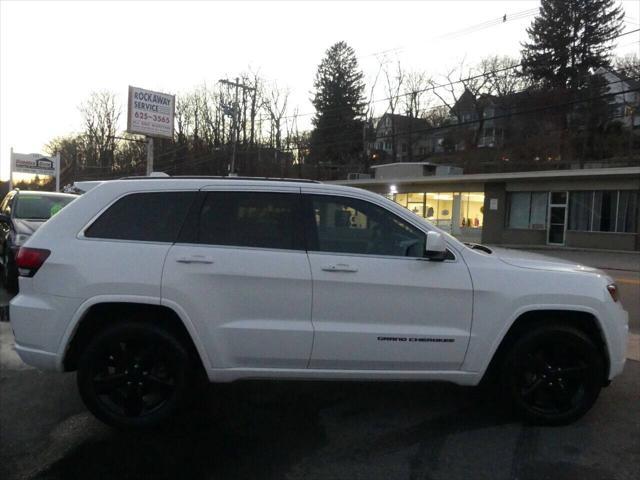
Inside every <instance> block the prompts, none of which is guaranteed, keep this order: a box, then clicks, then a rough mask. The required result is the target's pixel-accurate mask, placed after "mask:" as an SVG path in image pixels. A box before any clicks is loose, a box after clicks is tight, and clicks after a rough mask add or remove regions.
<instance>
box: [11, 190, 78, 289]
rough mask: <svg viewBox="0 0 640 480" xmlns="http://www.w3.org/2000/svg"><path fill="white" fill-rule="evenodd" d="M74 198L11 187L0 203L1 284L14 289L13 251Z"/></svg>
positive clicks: (16, 280) (16, 275)
mask: <svg viewBox="0 0 640 480" xmlns="http://www.w3.org/2000/svg"><path fill="white" fill-rule="evenodd" d="M75 198H77V195H70V194H66V193H54V192H38V191H20V190H17V189H16V190H11V191H10V192H9V193H7V195H6V196H5V197H4V200H2V204H0V262H2V286H3V287H5V288H6V289H7V290H9V291H12V292H15V291H17V290H18V271H17V269H16V263H15V255H16V252H17V251H18V248H20V246H22V245H23V244H24V242H26V241H27V240H28V239H29V237H31V235H33V233H34V232H35V231H36V230H37V229H38V228H39V227H40V226H41V225H42V224H43V223H44V222H46V221H47V220H48V219H49V218H51V217H52V216H53V215H55V214H56V213H58V212H59V211H60V210H61V209H62V208H63V207H65V206H66V205H67V204H69V203H70V202H71V201H72V200H74V199H75Z"/></svg>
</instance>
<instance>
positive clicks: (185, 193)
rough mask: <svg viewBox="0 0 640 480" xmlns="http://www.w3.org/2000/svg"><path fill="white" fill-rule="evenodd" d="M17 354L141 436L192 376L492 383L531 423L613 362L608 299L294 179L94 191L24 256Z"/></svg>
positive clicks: (364, 198) (618, 320) (44, 230)
mask: <svg viewBox="0 0 640 480" xmlns="http://www.w3.org/2000/svg"><path fill="white" fill-rule="evenodd" d="M16 262H17V267H18V269H19V272H20V293H19V295H18V296H16V297H15V298H14V299H13V300H12V301H11V306H10V317H11V323H12V327H13V330H14V332H15V338H16V350H17V351H18V353H19V354H20V356H21V357H22V359H23V360H24V361H25V362H27V363H29V364H31V365H34V366H36V367H39V368H41V369H44V370H58V371H75V370H77V382H78V387H79V390H80V394H81V396H82V398H83V400H84V402H85V403H86V405H87V407H88V408H89V410H91V412H93V413H94V414H95V415H96V416H97V417H98V418H99V419H101V420H103V421H104V422H106V423H109V424H111V425H115V426H117V427H123V428H134V427H147V426H151V425H156V424H158V423H159V422H161V421H163V420H164V419H166V418H167V417H168V416H170V415H172V414H173V413H174V412H176V411H177V410H179V409H180V408H181V407H182V406H183V405H184V404H185V401H186V400H187V399H188V397H189V395H190V393H191V392H193V391H194V390H193V385H194V382H195V381H196V378H197V377H198V375H199V374H203V375H204V376H206V378H208V379H209V380H210V381H212V382H229V381H234V380H240V379H256V378H270V379H335V380H421V381H427V380H440V381H448V382H453V383H456V384H460V385H478V384H479V383H480V382H481V381H483V380H491V379H497V380H498V383H499V384H501V385H502V388H503V391H504V393H505V396H506V397H508V398H509V399H510V401H511V402H512V404H513V405H514V406H515V408H516V410H517V411H518V412H519V413H520V414H522V416H523V417H524V418H526V419H527V420H529V421H533V422H536V423H544V424H565V423H568V422H571V421H574V420H576V419H577V418H579V417H581V416H582V415H583V414H584V413H585V412H587V411H588V410H589V409H590V408H591V406H592V405H593V403H594V402H595V401H596V398H597V397H598V394H599V392H600V389H601V387H603V386H604V385H606V384H607V383H608V382H609V380H611V379H613V378H614V377H615V376H617V375H619V374H620V373H621V372H622V370H623V366H624V364H625V351H626V343H627V332H628V316H627V313H626V312H625V310H624V309H623V307H622V306H621V304H620V302H619V300H618V293H617V288H616V285H615V284H614V282H613V280H612V279H611V278H610V277H608V276H607V275H605V274H604V273H602V272H600V271H598V270H594V269H591V268H587V267H584V266H580V265H574V264H570V263H558V262H556V261H553V260H550V259H548V258H545V257H535V256H530V255H529V256H526V255H523V254H520V253H517V252H514V251H508V250H502V249H491V248H487V247H482V246H477V245H472V246H466V245H464V244H463V243H460V242H459V241H457V240H456V239H455V238H453V237H451V236H450V235H448V234H446V233H444V232H442V231H440V230H438V229H437V228H436V227H434V226H433V225H431V224H430V223H428V222H427V221H426V220H424V219H422V218H421V217H419V216H417V215H415V214H413V213H411V212H410V211H408V210H406V209H404V208H402V207H401V206H399V205H397V204H396V203H394V202H392V201H390V200H387V199H386V198H384V197H383V196H380V195H377V194H374V193H371V192H367V191H364V190H359V189H354V188H348V187H340V186H336V185H326V184H321V183H315V182H302V181H296V182H294V181H271V180H262V181H261V180H255V179H254V180H251V179H242V178H235V179H232V178H231V179H215V178H197V179H188V178H169V179H166V178H146V179H123V180H117V181H109V182H104V183H102V184H100V185H98V186H96V187H95V188H92V189H91V190H89V191H88V192H87V193H85V194H84V195H83V196H82V197H79V198H78V199H77V200H76V201H74V202H73V203H71V204H70V205H68V206H67V207H66V208H65V209H64V210H62V211H61V212H60V213H58V214H57V215H56V216H55V217H54V218H52V219H51V220H50V221H48V222H47V223H45V224H44V225H43V226H42V227H41V228H40V229H39V230H38V231H37V232H36V233H35V234H34V235H33V236H32V237H31V238H30V239H29V240H28V241H27V243H26V244H25V245H24V246H23V247H22V248H21V249H20V252H19V254H18V257H17V260H16Z"/></svg>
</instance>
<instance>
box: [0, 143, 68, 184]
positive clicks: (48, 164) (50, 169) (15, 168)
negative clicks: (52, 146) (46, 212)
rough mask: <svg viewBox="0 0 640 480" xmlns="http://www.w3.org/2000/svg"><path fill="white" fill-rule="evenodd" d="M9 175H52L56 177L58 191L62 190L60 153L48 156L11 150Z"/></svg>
mask: <svg viewBox="0 0 640 480" xmlns="http://www.w3.org/2000/svg"><path fill="white" fill-rule="evenodd" d="M10 160H11V165H10V170H9V177H10V178H11V177H12V175H13V174H14V173H30V174H32V175H50V176H53V177H56V191H59V190H60V188H59V187H60V155H56V156H54V157H48V156H46V155H42V154H41V153H14V152H13V150H11V158H10Z"/></svg>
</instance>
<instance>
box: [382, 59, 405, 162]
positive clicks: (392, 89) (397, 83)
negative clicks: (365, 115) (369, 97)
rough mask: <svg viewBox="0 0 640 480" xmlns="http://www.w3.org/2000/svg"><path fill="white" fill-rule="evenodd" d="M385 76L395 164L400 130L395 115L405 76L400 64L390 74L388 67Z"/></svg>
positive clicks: (385, 68)
mask: <svg viewBox="0 0 640 480" xmlns="http://www.w3.org/2000/svg"><path fill="white" fill-rule="evenodd" d="M383 71H384V76H385V79H386V85H385V87H386V94H387V102H388V103H387V112H388V113H389V114H390V115H391V125H390V127H391V128H390V134H391V158H392V159H393V161H394V162H395V161H396V160H397V158H398V141H397V133H398V128H397V125H396V119H395V114H396V111H397V110H398V103H399V101H400V92H401V91H402V86H403V84H404V81H405V74H404V71H403V70H402V67H401V65H400V62H399V61H398V62H397V63H396V68H395V71H393V72H390V71H389V68H388V66H387V65H385V66H384V68H383Z"/></svg>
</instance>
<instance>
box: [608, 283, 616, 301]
mask: <svg viewBox="0 0 640 480" xmlns="http://www.w3.org/2000/svg"><path fill="white" fill-rule="evenodd" d="M607 291H608V292H609V295H611V298H612V299H613V301H614V302H617V301H618V286H617V285H616V284H615V283H611V284H609V285H607Z"/></svg>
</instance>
